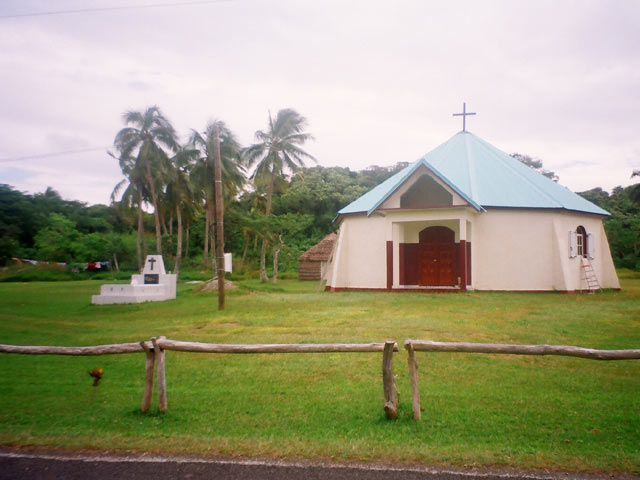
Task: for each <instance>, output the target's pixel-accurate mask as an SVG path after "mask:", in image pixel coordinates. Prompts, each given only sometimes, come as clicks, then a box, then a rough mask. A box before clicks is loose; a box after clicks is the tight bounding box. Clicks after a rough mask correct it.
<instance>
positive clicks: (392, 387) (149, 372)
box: [0, 337, 398, 419]
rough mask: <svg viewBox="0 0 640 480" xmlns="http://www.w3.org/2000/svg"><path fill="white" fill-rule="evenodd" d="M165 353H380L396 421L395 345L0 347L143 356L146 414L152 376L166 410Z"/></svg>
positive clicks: (160, 342) (156, 342)
mask: <svg viewBox="0 0 640 480" xmlns="http://www.w3.org/2000/svg"><path fill="white" fill-rule="evenodd" d="M166 350H174V351H179V352H199V353H224V354H233V353H244V354H251V353H349V352H374V353H375V352H382V354H383V355H382V385H383V393H384V410H385V414H386V416H387V418H392V419H395V418H397V417H398V408H397V386H396V382H395V378H394V375H393V352H397V351H398V344H397V343H396V342H394V341H391V340H387V341H386V342H384V343H278V344H236V345H234V344H220V343H199V342H183V341H179V340H169V339H167V338H165V337H159V338H156V337H153V338H151V340H150V341H143V342H138V343H119V344H113V345H96V346H90V347H51V346H17V345H2V344H0V353H18V354H24V355H113V354H125V353H142V352H144V354H145V382H144V385H145V387H144V394H143V396H142V404H141V410H142V411H143V412H147V411H149V408H150V407H151V398H152V396H153V384H154V374H155V380H156V382H155V383H156V385H157V388H158V410H160V411H161V412H164V411H166V410H167V385H166V369H165V364H166Z"/></svg>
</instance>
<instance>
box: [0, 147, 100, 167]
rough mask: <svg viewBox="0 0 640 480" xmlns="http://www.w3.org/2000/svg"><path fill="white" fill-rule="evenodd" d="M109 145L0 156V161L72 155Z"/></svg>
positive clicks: (93, 150) (97, 149)
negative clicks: (16, 155)
mask: <svg viewBox="0 0 640 480" xmlns="http://www.w3.org/2000/svg"><path fill="white" fill-rule="evenodd" d="M108 148H109V147H92V148H81V149H79V150H65V151H64V152H52V153H41V154H38V155H24V156H22V157H8V158H0V163H6V162H19V161H20V160H37V159H40V158H49V157H59V156H61V155H71V154H74V153H85V152H97V151H99V150H107V149H108Z"/></svg>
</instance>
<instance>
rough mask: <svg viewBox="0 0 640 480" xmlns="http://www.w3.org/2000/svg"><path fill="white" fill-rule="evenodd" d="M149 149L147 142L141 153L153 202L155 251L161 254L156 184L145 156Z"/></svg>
mask: <svg viewBox="0 0 640 480" xmlns="http://www.w3.org/2000/svg"><path fill="white" fill-rule="evenodd" d="M148 150H149V147H148V144H145V145H144V147H143V154H144V156H145V160H144V163H145V167H146V168H145V170H146V177H147V183H148V184H149V189H150V190H151V201H152V202H153V216H154V218H155V221H156V253H157V254H158V255H162V233H161V232H160V211H159V210H158V197H157V196H156V186H155V182H154V181H153V177H152V176H151V165H150V164H149V159H148V158H146V157H147V152H148Z"/></svg>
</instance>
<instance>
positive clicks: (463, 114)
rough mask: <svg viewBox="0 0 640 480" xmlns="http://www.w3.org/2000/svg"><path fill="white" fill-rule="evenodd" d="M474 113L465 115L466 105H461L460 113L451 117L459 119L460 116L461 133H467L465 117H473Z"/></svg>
mask: <svg viewBox="0 0 640 480" xmlns="http://www.w3.org/2000/svg"><path fill="white" fill-rule="evenodd" d="M475 114H476V113H475V112H470V113H467V104H466V103H464V102H463V103H462V113H454V114H453V116H454V117H460V116H462V131H463V132H466V131H467V115H475Z"/></svg>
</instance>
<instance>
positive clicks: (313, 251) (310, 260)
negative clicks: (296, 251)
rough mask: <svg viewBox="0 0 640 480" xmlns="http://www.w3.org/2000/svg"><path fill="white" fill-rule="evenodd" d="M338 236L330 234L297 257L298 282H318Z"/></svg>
mask: <svg viewBox="0 0 640 480" xmlns="http://www.w3.org/2000/svg"><path fill="white" fill-rule="evenodd" d="M336 238H338V236H337V235H336V234H335V233H330V234H329V235H327V236H326V237H324V238H323V239H322V240H321V241H320V242H319V243H317V244H315V245H314V246H313V247H311V248H310V249H309V250H307V251H306V252H304V253H303V254H302V255H300V257H298V280H320V277H321V276H322V271H323V268H324V267H325V265H326V263H327V262H328V261H329V259H330V258H331V253H332V252H333V245H334V243H335V241H336Z"/></svg>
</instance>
